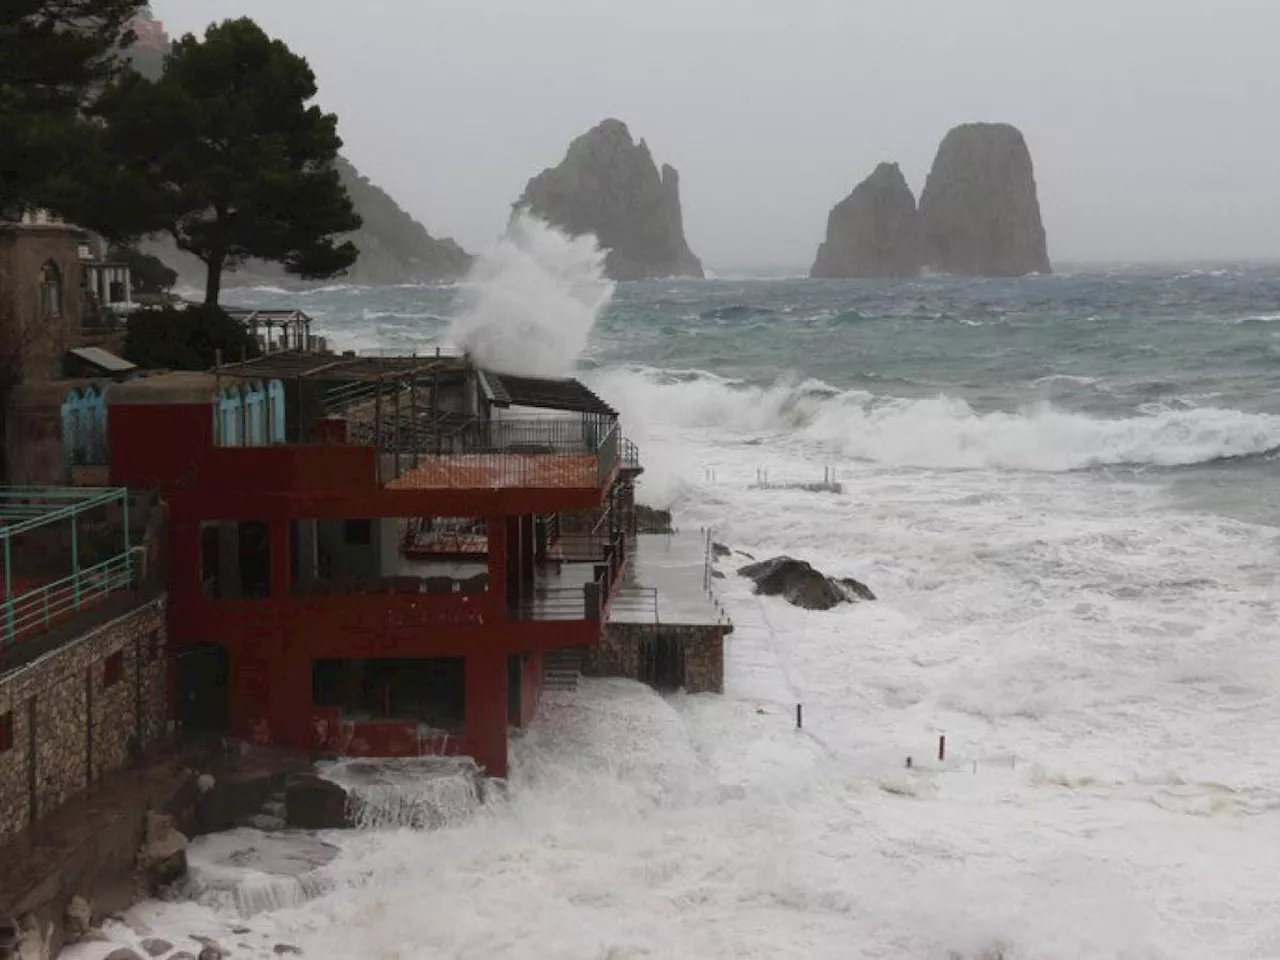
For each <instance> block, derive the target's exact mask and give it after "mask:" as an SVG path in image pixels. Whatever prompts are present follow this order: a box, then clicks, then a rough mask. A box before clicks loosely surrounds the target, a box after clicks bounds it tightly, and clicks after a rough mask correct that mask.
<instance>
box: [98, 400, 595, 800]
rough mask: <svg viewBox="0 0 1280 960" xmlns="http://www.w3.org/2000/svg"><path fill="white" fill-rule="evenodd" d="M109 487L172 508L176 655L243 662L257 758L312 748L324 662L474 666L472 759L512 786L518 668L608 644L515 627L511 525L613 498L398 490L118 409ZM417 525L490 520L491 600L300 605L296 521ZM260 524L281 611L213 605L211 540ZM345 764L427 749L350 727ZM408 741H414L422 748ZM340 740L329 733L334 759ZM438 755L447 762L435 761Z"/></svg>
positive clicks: (328, 463)
mask: <svg viewBox="0 0 1280 960" xmlns="http://www.w3.org/2000/svg"><path fill="white" fill-rule="evenodd" d="M110 417H111V474H112V482H113V483H116V484H118V485H121V486H132V487H141V488H151V489H158V490H160V491H161V493H162V495H163V496H164V497H165V498H166V499H167V501H168V503H169V519H170V525H169V534H170V550H169V562H170V569H169V594H170V601H169V618H170V627H169V629H170V637H171V644H172V646H173V647H174V648H175V649H180V648H181V647H183V646H185V645H189V644H194V643H220V644H222V645H223V646H224V647H225V648H226V649H227V651H228V653H229V654H230V658H231V683H232V690H231V724H232V732H233V733H234V734H235V735H237V736H240V737H242V738H245V739H248V740H250V741H252V742H258V743H263V744H274V745H277V746H282V747H291V748H297V749H308V748H312V747H313V746H314V745H315V743H316V739H317V733H316V721H317V717H319V718H320V719H321V720H324V719H325V718H324V715H323V714H319V713H317V711H315V710H314V709H313V707H312V703H311V697H312V691H311V682H312V681H311V672H312V666H311V662H312V660H314V659H320V658H375V657H406V656H422V657H434V656H464V657H465V660H466V668H465V669H466V735H465V737H464V738H460V739H459V740H457V741H455V742H454V745H453V746H449V747H440V749H449V750H450V751H452V750H455V749H457V750H458V751H459V752H461V751H462V750H464V749H465V750H466V751H467V752H469V753H470V754H471V755H472V756H473V757H475V759H476V760H477V762H479V763H480V764H481V765H482V766H483V767H484V768H485V769H486V770H487V771H488V772H489V773H490V775H492V776H505V775H506V771H507V724H508V719H509V718H508V702H507V701H508V690H507V657H508V656H509V655H510V654H513V653H520V652H522V651H528V650H535V651H539V650H541V649H551V648H554V647H564V646H585V645H588V644H591V643H598V642H599V638H600V625H599V624H598V623H588V622H580V623H545V624H535V623H523V622H511V621H508V620H507V618H506V611H505V607H506V590H507V584H506V553H507V551H508V549H510V544H509V543H508V537H507V524H506V520H505V518H506V517H508V516H517V515H522V514H529V513H544V512H551V511H555V510H574V509H581V508H584V507H590V506H593V505H595V504H598V503H599V502H600V500H601V498H602V497H603V496H604V493H603V491H582V490H572V489H570V490H521V489H501V490H388V489H386V488H383V487H380V486H379V485H378V484H377V480H376V473H375V459H374V451H373V449H372V448H370V447H359V446H350V445H342V444H319V445H310V446H307V445H290V446H274V447H251V448H225V447H215V446H213V407H212V404H211V403H196V404H170V405H165V404H137V405H131V404H120V403H117V404H115V405H113V406H112V407H111V408H110ZM413 516H481V517H488V518H490V519H489V522H488V525H487V526H488V531H489V537H490V542H489V547H490V584H489V592H488V593H486V594H483V595H470V596H461V595H448V596H428V595H424V594H387V593H366V594H351V595H345V596H326V597H296V598H295V597H294V596H292V584H291V582H290V558H289V548H290V536H289V523H290V521H291V520H292V519H310V518H316V519H324V518H376V517H413ZM211 520H260V521H266V522H267V523H268V524H269V526H270V538H271V553H272V556H271V569H272V585H271V596H270V598H268V599H263V600H238V601H211V600H208V599H206V598H205V596H204V587H203V584H202V583H201V574H200V571H201V564H200V524H201V522H203V521H211ZM542 677H543V664H542V655H541V653H540V652H535V653H534V655H533V658H532V659H531V661H530V663H529V664H528V665H527V667H526V670H525V674H524V677H523V681H522V684H523V686H522V697H521V710H520V716H519V717H518V718H514V719H516V720H517V722H518V723H520V724H527V723H528V722H529V721H530V720H531V719H532V717H533V713H534V710H535V709H536V707H537V703H538V699H539V696H540V694H541V690H542ZM346 727H347V728H348V729H347V732H346V734H345V739H344V740H343V743H345V744H346V747H347V748H350V749H356V750H362V751H363V750H368V751H372V753H371V754H370V755H378V754H379V753H381V755H389V754H390V755H397V754H401V753H403V752H406V751H408V752H413V751H419V750H422V749H428V747H424V746H423V745H422V744H420V743H419V742H418V739H417V731H416V725H412V724H405V723H402V722H396V721H388V722H385V723H375V724H360V725H358V730H354V732H353V729H354V728H351V725H349V724H348V725H346ZM410 733H412V736H410ZM331 736H332V734H328V733H326V734H325V735H324V737H325V743H326V744H328V743H329V742H330V738H331ZM430 749H436V747H430Z"/></svg>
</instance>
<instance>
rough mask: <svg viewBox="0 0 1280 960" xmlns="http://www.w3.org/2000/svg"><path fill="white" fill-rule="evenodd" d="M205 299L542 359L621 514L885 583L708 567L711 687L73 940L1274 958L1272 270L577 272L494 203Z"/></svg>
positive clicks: (615, 697)
mask: <svg viewBox="0 0 1280 960" xmlns="http://www.w3.org/2000/svg"><path fill="white" fill-rule="evenodd" d="M779 273H782V271H779ZM231 282H232V284H234V278H232V280H231ZM225 300H226V302H227V303H228V304H232V305H238V306H260V307H279V306H290V307H298V308H301V309H304V310H305V311H306V312H307V313H309V314H310V315H311V316H312V317H313V318H314V319H315V321H316V328H317V331H318V332H321V333H324V334H326V335H328V336H329V337H330V339H331V343H332V344H333V345H335V346H336V347H338V348H342V349H354V350H362V351H374V350H380V351H393V352H411V351H419V352H421V351H425V350H428V349H431V348H432V347H433V346H434V345H435V344H437V343H442V342H443V343H456V344H462V345H465V346H467V347H468V348H470V349H471V350H472V351H473V352H474V353H475V354H476V355H477V356H478V357H480V358H481V359H482V360H485V361H487V362H490V363H493V364H494V365H497V366H505V367H507V368H516V369H519V370H522V371H528V372H531V373H543V374H548V375H560V374H569V373H576V374H577V375H578V376H580V377H581V378H582V379H584V380H585V381H586V382H587V383H588V384H589V385H591V386H592V387H593V388H594V389H595V390H596V391H597V392H598V393H600V394H601V395H602V396H603V397H604V398H605V399H606V400H608V401H609V402H610V403H612V404H613V405H614V406H615V407H616V408H617V409H618V410H619V411H620V413H621V416H622V418H623V420H624V423H625V427H626V433H627V435H628V436H629V437H631V438H633V439H634V440H635V441H636V442H637V443H638V444H639V446H640V450H641V454H642V457H643V460H644V465H645V468H646V472H645V474H644V476H643V480H642V483H641V487H640V499H641V500H642V501H643V502H645V503H648V504H651V505H654V506H659V507H670V508H671V509H672V510H673V511H674V517H675V523H676V525H677V526H679V527H681V528H682V529H688V530H698V529H700V528H711V529H713V530H714V537H715V539H716V540H718V541H721V542H723V543H725V544H727V545H728V546H730V547H731V548H732V549H734V550H738V551H744V552H746V553H749V554H751V555H753V556H755V557H770V556H774V555H777V554H784V553H785V554H791V555H793V556H797V557H800V558H802V559H805V560H808V561H810V562H811V563H813V564H814V565H815V566H817V567H818V568H819V569H821V570H823V571H824V572H826V573H829V574H831V575H838V576H842V577H845V576H848V577H856V578H857V579H858V580H860V581H863V582H864V583H866V584H868V585H869V586H870V587H871V588H872V589H873V590H874V591H875V593H876V594H877V596H878V598H879V599H878V600H877V601H875V602H864V603H859V604H855V605H846V606H842V607H839V608H837V609H835V610H832V611H828V612H810V611H804V610H800V609H797V608H794V607H792V606H790V605H788V604H787V603H786V602H785V601H783V600H782V599H778V598H761V597H757V596H755V595H753V593H752V590H751V584H750V583H749V581H747V580H745V579H743V578H742V577H739V576H738V575H736V573H735V571H734V566H733V564H732V563H726V564H722V570H723V571H724V573H725V578H724V579H723V580H718V581H717V589H718V592H719V595H720V600H721V602H722V603H723V605H724V606H725V608H726V609H727V610H728V612H729V614H730V616H731V617H732V619H733V621H734V624H735V632H734V633H733V635H732V636H731V637H730V638H729V640H728V645H727V651H726V692H725V694H724V695H723V696H716V695H698V696H687V695H683V694H676V695H669V696H661V695H659V694H657V693H655V692H653V691H651V690H649V689H648V688H645V687H641V686H639V685H637V684H632V683H628V682H624V681H607V680H597V681H590V680H588V681H584V683H583V685H582V686H581V687H580V689H579V690H578V691H576V692H566V693H551V694H548V695H547V697H546V699H545V700H544V702H543V706H542V709H541V711H540V714H539V716H538V718H537V720H536V722H535V723H534V724H533V725H532V727H531V729H530V730H529V731H528V732H527V733H526V734H525V735H524V736H523V737H521V738H519V739H515V740H513V743H512V759H513V770H512V776H511V781H510V787H509V791H508V794H507V796H506V797H505V798H504V799H502V800H498V801H494V802H493V803H491V804H489V805H487V806H484V807H482V808H479V809H474V810H468V811H466V812H465V815H459V816H457V817H452V818H448V819H450V821H451V824H450V825H449V826H446V827H445V828H443V829H438V830H433V831H413V830H410V829H407V828H403V827H399V826H397V825H396V823H395V822H394V819H392V820H391V821H390V822H388V821H387V820H386V818H384V819H383V820H382V821H380V822H379V823H378V824H376V825H375V826H376V829H369V830H366V831H356V832H353V833H350V834H347V835H344V836H337V835H329V836H326V837H321V838H319V839H320V840H322V841H326V842H330V843H332V844H334V845H336V846H337V847H338V848H339V850H340V852H339V853H338V855H337V857H336V858H334V859H331V860H326V858H324V857H319V858H317V859H316V865H315V866H314V868H313V867H311V866H307V867H306V868H305V869H302V870H299V869H298V868H297V864H296V862H295V861H296V860H297V858H299V857H301V858H302V859H303V860H304V861H305V860H306V856H307V852H308V850H309V849H310V848H309V846H308V845H311V844H315V843H316V838H314V837H310V836H306V835H296V836H295V835H264V834H255V832H254V831H240V832H239V833H237V834H235V835H231V836H224V837H218V838H211V839H208V840H205V841H200V842H198V843H197V844H196V845H195V846H194V847H193V849H192V852H191V862H192V871H193V881H192V884H191V885H190V887H189V888H188V889H187V890H186V891H185V892H182V893H179V894H175V896H174V898H173V899H172V900H171V901H169V902H159V901H156V902H150V903H147V904H143V905H141V906H139V907H137V908H135V909H134V910H133V911H131V913H130V914H129V915H128V916H127V917H126V918H124V921H127V922H115V923H112V924H109V925H108V927H107V932H108V934H109V935H110V936H111V937H112V938H113V940H114V941H115V943H114V944H83V945H80V946H77V947H74V948H71V949H70V950H69V951H68V952H67V955H68V956H73V957H82V958H86V960H95V958H99V957H104V956H106V955H107V954H108V953H109V952H110V950H111V949H114V948H117V947H119V946H121V945H131V946H135V947H136V946H137V945H138V944H139V943H140V942H141V941H142V940H143V939H145V938H146V937H159V938H163V939H164V940H166V941H168V942H170V943H172V944H173V945H174V947H175V949H187V950H191V951H192V952H193V953H194V952H198V950H199V944H198V943H197V942H195V941H193V940H192V939H191V938H192V936H193V935H195V936H201V937H208V938H211V939H213V940H215V941H217V942H218V943H219V944H221V945H222V946H224V947H225V948H226V949H227V950H228V951H230V952H231V953H232V954H233V955H235V956H246V957H256V956H263V957H267V956H274V955H275V954H274V952H273V951H275V950H276V947H277V945H282V944H283V945H289V946H291V947H297V948H298V949H300V950H301V951H302V954H303V956H305V957H312V958H343V960H348V958H428V957H486V958H493V957H539V958H542V957H545V958H551V957H554V958H570V960H578V958H580V960H603V958H612V960H621V958H639V957H689V958H695V957H696V958H704V957H705V958H712V957H723V958H742V957H804V958H825V957H831V958H835V957H840V958H849V957H865V958H893V960H897V958H939V960H945V958H953V957H954V958H964V960H978V958H996V957H1002V958H1004V960H1015V958H1018V960H1066V958H1079V957H1089V958H1126V960H1128V958H1134V960H1137V958H1142V960H1157V958H1158V960H1165V958H1168V960H1173V958H1186V960H1204V958H1207V957H1213V958H1215V960H1225V958H1241V960H1243V958H1265V957H1280V911H1278V910H1277V909H1276V902H1277V893H1276V877H1277V873H1276V867H1277V864H1278V863H1280V853H1277V851H1280V749H1277V744H1278V743H1280V623H1278V622H1277V613H1278V609H1277V608H1278V607H1280V590H1278V586H1280V579H1278V577H1277V570H1278V566H1280V268H1278V267H1276V266H1265V265H1263V266H1259V265H1206V266H1199V267H1194V266H1167V267H1166V266H1150V265H1143V266H1122V265H1114V266H1106V267H1079V268H1075V269H1073V268H1071V267H1065V268H1063V269H1062V270H1061V272H1059V273H1058V274H1057V275H1054V276H1043V277H1040V276H1036V277H1028V278H1024V279H1020V280H967V279H954V278H946V277H930V278H924V279H919V280H915V281H904V282H871V281H866V282H861V281H848V282H820V281H809V280H805V279H800V278H788V277H786V276H757V275H743V276H721V277H719V278H717V279H711V280H706V281H656V282H646V283H631V284H621V285H617V286H616V287H615V286H614V285H613V284H610V283H608V282H606V281H604V280H603V279H601V275H600V272H599V257H598V255H597V254H596V252H595V251H594V250H593V248H592V245H591V244H590V243H589V242H585V243H584V242H583V241H570V240H567V239H566V238H564V237H561V236H559V235H557V234H554V233H552V232H550V231H547V230H544V229H542V228H540V227H538V226H537V225H526V227H525V228H524V229H523V230H522V231H517V233H516V234H515V235H514V236H513V237H511V238H509V239H508V240H507V241H505V242H503V243H501V244H499V245H498V247H497V248H495V250H494V251H493V252H492V254H491V256H490V258H489V259H487V260H486V261H485V262H484V263H483V264H482V265H481V267H479V268H478V269H477V271H476V273H475V275H473V276H472V277H471V278H469V279H468V280H467V281H466V282H464V283H460V284H457V285H453V286H441V287H395V288H368V287H356V286H346V285H334V286H330V287H326V288H323V289H318V290H311V291H307V292H297V291H293V292H290V291H286V290H283V289H273V288H263V287H256V288H236V289H231V290H230V291H229V292H228V293H227V294H226V296H225ZM829 471H834V472H835V474H836V476H837V478H838V479H839V481H840V484H841V487H842V489H841V492H839V493H830V492H807V491H803V490H795V489H785V488H783V486H782V485H783V484H785V483H787V482H791V481H794V482H796V483H803V482H812V481H818V480H821V479H822V478H823V476H824V475H827V476H829V475H830V473H829ZM763 472H767V474H768V476H769V478H770V480H771V481H774V483H773V485H772V486H770V487H766V488H760V487H758V486H757V484H756V481H757V479H758V478H759V477H760V475H761V474H762V473H763ZM797 703H803V705H804V727H803V730H797V729H796V724H795V717H794V705H795V704H797ZM942 735H945V736H946V738H947V752H946V756H945V759H943V760H941V761H940V760H939V759H938V757H937V742H938V738H939V737H940V736H942ZM909 756H910V757H912V758H913V763H912V764H911V766H910V767H908V766H907V764H906V762H905V761H906V758H907V757H909ZM407 789H408V788H407ZM202 878H203V879H202Z"/></svg>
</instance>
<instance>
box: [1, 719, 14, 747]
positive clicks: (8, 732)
mask: <svg viewBox="0 0 1280 960" xmlns="http://www.w3.org/2000/svg"><path fill="white" fill-rule="evenodd" d="M12 749H13V711H12V710H10V711H9V712H7V713H0V753H4V752H5V751H6V750H12Z"/></svg>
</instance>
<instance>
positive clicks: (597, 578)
mask: <svg viewBox="0 0 1280 960" xmlns="http://www.w3.org/2000/svg"><path fill="white" fill-rule="evenodd" d="M626 561H627V538H626V536H625V535H623V534H621V533H619V534H616V535H615V536H614V537H613V538H612V540H611V541H610V542H609V545H608V547H607V548H606V550H605V551H604V556H603V557H602V558H601V559H600V562H598V563H595V564H594V565H593V568H592V574H591V579H590V580H589V581H587V582H585V583H583V584H582V585H581V586H569V587H538V588H535V590H534V595H533V596H532V597H531V598H529V599H528V600H527V601H525V603H524V604H523V605H522V606H521V608H520V610H519V619H521V620H603V619H604V618H605V617H606V615H607V613H608V609H609V604H610V602H611V601H612V599H613V596H614V594H615V592H616V591H617V587H618V585H619V582H620V578H621V576H622V571H623V568H624V567H625V565H626Z"/></svg>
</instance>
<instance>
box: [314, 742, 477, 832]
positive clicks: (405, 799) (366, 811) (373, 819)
mask: <svg viewBox="0 0 1280 960" xmlns="http://www.w3.org/2000/svg"><path fill="white" fill-rule="evenodd" d="M320 774H321V776H323V777H325V778H326V779H328V780H330V781H331V782H333V783H336V784H338V785H339V786H341V787H342V788H343V789H344V790H345V791H346V793H347V814H348V817H349V818H350V820H351V823H352V824H353V825H354V826H355V827H356V828H358V829H361V830H388V829H399V828H407V829H410V830H428V829H437V828H440V827H447V826H452V825H454V824H457V823H461V822H463V821H465V820H467V819H468V818H470V817H471V816H472V815H473V814H474V813H475V812H476V810H477V809H478V808H479V807H480V805H481V804H482V803H483V802H484V785H483V778H482V777H481V775H480V771H479V769H478V768H477V767H476V765H475V763H474V762H473V761H471V760H470V759H467V758H456V759H455V758H444V757H424V758H421V759H419V758H404V759H379V760H341V761H337V762H335V763H332V764H327V765H324V766H322V767H321V768H320Z"/></svg>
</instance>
